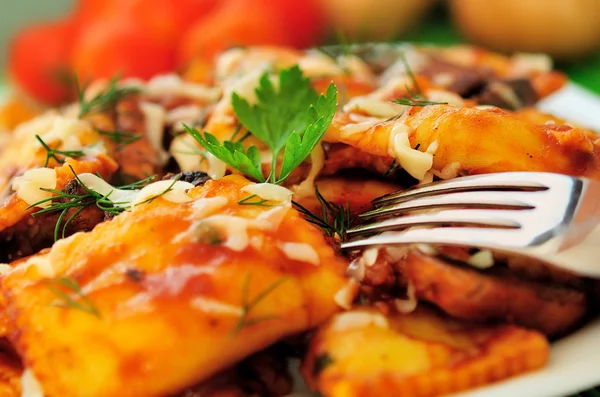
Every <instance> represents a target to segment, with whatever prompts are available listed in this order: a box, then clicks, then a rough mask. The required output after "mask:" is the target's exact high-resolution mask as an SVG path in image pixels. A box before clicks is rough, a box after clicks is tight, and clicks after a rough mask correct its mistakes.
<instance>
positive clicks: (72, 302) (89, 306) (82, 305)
mask: <svg viewBox="0 0 600 397" xmlns="http://www.w3.org/2000/svg"><path fill="white" fill-rule="evenodd" d="M46 286H47V287H48V289H49V290H50V291H51V292H52V293H53V294H54V295H56V296H57V297H58V299H59V301H57V302H55V303H54V304H53V305H54V306H58V307H62V308H65V309H67V308H71V309H76V310H81V311H82V312H85V313H88V314H91V315H93V316H96V317H98V318H100V312H99V311H98V309H97V308H96V306H94V304H93V303H92V301H91V300H90V298H88V297H87V296H86V295H85V294H84V293H83V291H82V290H81V287H80V286H79V284H78V283H77V281H76V280H75V279H73V278H71V277H67V276H61V277H59V278H58V279H56V280H47V281H46ZM64 290H67V291H68V292H65V291H64ZM73 294H75V296H76V297H75V298H73V297H71V295H73Z"/></svg>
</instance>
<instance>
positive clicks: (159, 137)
mask: <svg viewBox="0 0 600 397" xmlns="http://www.w3.org/2000/svg"><path fill="white" fill-rule="evenodd" d="M140 110H141V111H142V113H143V114H144V122H145V127H146V128H145V129H146V137H147V138H148V141H149V142H150V145H151V146H152V149H154V152H155V153H156V155H157V158H158V164H160V165H164V164H165V163H166V162H167V160H168V159H169V154H168V153H167V152H166V151H165V149H163V146H162V143H163V135H164V131H165V123H166V122H167V112H166V111H165V109H164V108H163V107H162V106H160V105H157V104H156V103H151V102H141V103H140Z"/></svg>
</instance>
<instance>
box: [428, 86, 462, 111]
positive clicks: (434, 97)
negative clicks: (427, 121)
mask: <svg viewBox="0 0 600 397" xmlns="http://www.w3.org/2000/svg"><path fill="white" fill-rule="evenodd" d="M425 96H426V97H427V99H429V100H430V101H434V102H448V105H450V106H454V107H462V106H464V104H465V101H463V99H462V98H461V97H460V96H459V95H458V94H456V93H454V92H450V91H444V90H433V89H432V90H427V91H426V93H425Z"/></svg>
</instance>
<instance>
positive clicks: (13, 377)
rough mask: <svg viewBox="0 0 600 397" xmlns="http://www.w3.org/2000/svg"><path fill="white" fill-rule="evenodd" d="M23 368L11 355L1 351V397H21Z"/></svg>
mask: <svg viewBox="0 0 600 397" xmlns="http://www.w3.org/2000/svg"><path fill="white" fill-rule="evenodd" d="M22 373H23V368H22V367H21V363H20V362H19V360H18V359H17V358H16V357H14V356H13V355H12V354H11V353H8V352H5V351H0V397H19V396H21V374H22Z"/></svg>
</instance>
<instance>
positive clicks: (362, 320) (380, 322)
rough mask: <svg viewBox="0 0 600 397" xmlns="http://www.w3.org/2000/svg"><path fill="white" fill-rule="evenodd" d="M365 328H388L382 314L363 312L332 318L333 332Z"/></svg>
mask: <svg viewBox="0 0 600 397" xmlns="http://www.w3.org/2000/svg"><path fill="white" fill-rule="evenodd" d="M367 326H375V327H379V328H389V324H388V321H387V319H386V318H385V317H384V316H383V315H382V314H380V313H372V312H365V311H354V312H345V313H341V314H338V315H337V316H335V317H334V319H333V324H332V327H331V328H332V329H333V330H335V331H347V330H350V329H353V328H362V327H367Z"/></svg>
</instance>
